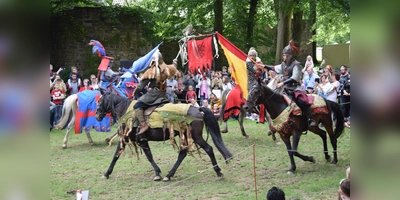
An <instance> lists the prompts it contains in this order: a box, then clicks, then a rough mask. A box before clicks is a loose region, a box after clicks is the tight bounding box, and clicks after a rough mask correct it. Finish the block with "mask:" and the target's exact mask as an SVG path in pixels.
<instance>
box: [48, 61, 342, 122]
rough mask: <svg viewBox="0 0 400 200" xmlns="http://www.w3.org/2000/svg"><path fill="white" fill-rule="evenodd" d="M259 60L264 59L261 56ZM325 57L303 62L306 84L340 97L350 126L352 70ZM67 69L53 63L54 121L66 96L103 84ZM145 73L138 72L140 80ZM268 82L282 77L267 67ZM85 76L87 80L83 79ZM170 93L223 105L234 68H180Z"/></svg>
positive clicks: (171, 96) (181, 98) (265, 79)
mask: <svg viewBox="0 0 400 200" xmlns="http://www.w3.org/2000/svg"><path fill="white" fill-rule="evenodd" d="M256 59H258V60H257V62H261V59H259V58H258V57H257V58H256ZM324 64H325V60H324V61H323V62H322V63H321V65H320V66H315V64H314V63H313V59H312V57H311V56H310V55H309V56H307V59H306V61H305V64H304V65H305V66H303V70H302V72H303V77H302V81H301V83H302V88H303V89H304V90H305V91H306V92H307V93H310V94H312V93H314V94H319V95H321V96H322V97H324V98H326V99H328V100H331V101H335V102H336V101H337V102H338V103H339V104H340V106H341V108H342V112H343V115H344V117H345V122H346V123H345V126H347V127H349V128H350V73H349V70H348V68H347V66H345V65H342V66H340V73H337V72H334V71H333V68H332V66H330V65H326V66H325V67H323V65H324ZM63 71H64V69H63V68H61V67H60V68H59V69H58V71H57V72H54V71H53V66H52V65H51V64H50V91H51V99H52V102H53V103H54V104H55V105H56V107H55V109H54V110H53V115H54V122H53V123H54V124H56V123H57V122H58V120H59V119H60V117H61V108H62V102H63V99H65V98H66V97H67V96H68V95H71V94H76V93H78V92H81V91H84V90H99V88H100V87H101V84H100V83H99V82H100V81H99V80H98V78H97V77H96V76H95V75H94V74H91V75H90V76H89V77H88V78H84V77H82V75H81V74H79V72H78V70H77V68H76V67H74V66H72V67H71V73H70V75H69V76H68V79H67V80H62V79H61V78H60V73H62V72H63ZM140 76H141V74H138V75H137V78H138V80H139V81H140ZM260 76H261V79H262V81H263V82H264V83H266V84H268V85H269V86H270V87H271V88H275V87H276V84H277V83H279V81H280V79H281V77H277V76H276V74H275V73H274V72H273V71H267V70H266V69H265V70H264V71H262V72H261V74H260ZM82 79H83V81H82ZM166 84H167V88H166V94H167V96H168V99H169V101H170V102H171V103H187V104H189V103H190V104H193V105H195V106H197V105H198V106H203V105H204V106H205V107H209V108H210V109H211V110H215V108H214V105H215V104H217V106H216V108H218V109H219V108H221V106H222V105H221V100H220V99H221V96H222V93H223V92H224V91H225V90H230V89H232V88H233V87H234V82H233V81H232V80H231V74H230V69H229V68H228V67H226V66H223V67H222V70H221V71H218V70H217V71H213V70H209V71H205V72H203V73H202V74H198V73H197V74H193V73H191V72H190V71H188V72H187V73H186V74H184V73H183V72H182V71H179V72H178V73H177V74H176V75H175V76H174V77H172V78H171V79H168V80H167V81H166ZM247 118H248V119H252V120H255V119H256V118H257V116H256V115H255V114H254V113H253V114H251V115H249V116H248V117H247Z"/></svg>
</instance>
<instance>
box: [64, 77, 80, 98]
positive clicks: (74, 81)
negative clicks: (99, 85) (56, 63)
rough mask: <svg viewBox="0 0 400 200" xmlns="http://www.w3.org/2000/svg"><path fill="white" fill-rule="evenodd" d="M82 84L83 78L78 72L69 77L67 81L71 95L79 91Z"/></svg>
mask: <svg viewBox="0 0 400 200" xmlns="http://www.w3.org/2000/svg"><path fill="white" fill-rule="evenodd" d="M81 86H82V83H81V79H78V75H77V74H76V73H72V74H71V79H68V83H67V90H68V92H69V95H72V94H76V93H78V92H79V89H80V87H81Z"/></svg>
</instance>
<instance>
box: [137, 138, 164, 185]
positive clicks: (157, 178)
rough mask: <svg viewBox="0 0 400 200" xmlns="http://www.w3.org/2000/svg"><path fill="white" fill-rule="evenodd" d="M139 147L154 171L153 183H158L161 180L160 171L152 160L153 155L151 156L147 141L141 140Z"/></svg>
mask: <svg viewBox="0 0 400 200" xmlns="http://www.w3.org/2000/svg"><path fill="white" fill-rule="evenodd" d="M139 146H140V147H141V148H142V149H143V152H144V154H145V155H146V158H147V160H149V162H150V163H151V166H153V169H154V171H155V172H156V176H155V177H154V179H153V181H160V180H161V176H160V174H161V170H160V168H159V167H158V166H157V164H156V162H154V160H153V155H152V154H151V150H150V146H149V143H148V141H147V140H141V141H139Z"/></svg>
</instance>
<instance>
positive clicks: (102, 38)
mask: <svg viewBox="0 0 400 200" xmlns="http://www.w3.org/2000/svg"><path fill="white" fill-rule="evenodd" d="M143 21H144V20H142V19H141V17H140V16H135V15H127V14H120V15H119V16H116V17H111V16H109V15H108V14H107V12H106V11H104V10H102V8H74V9H73V10H69V11H66V12H64V13H62V14H59V15H57V16H52V17H51V25H50V35H51V38H50V40H51V44H50V46H51V51H50V63H51V64H53V66H54V69H55V70H57V69H58V68H59V67H64V68H68V69H69V68H70V67H71V66H76V67H77V68H78V70H79V72H80V73H81V74H82V75H83V77H84V78H86V77H88V76H89V75H90V74H91V73H97V67H98V65H99V64H100V58H98V57H97V55H94V54H92V46H88V43H89V41H90V40H92V39H94V40H98V41H99V42H101V43H102V44H103V46H104V48H105V50H106V54H107V56H111V57H114V58H115V62H114V64H113V67H112V68H113V70H117V69H118V67H119V66H120V62H119V61H120V60H136V59H138V58H140V57H142V56H144V55H145V54H147V53H148V52H149V51H150V50H151V49H153V48H154V47H155V46H156V45H157V44H158V43H159V42H161V39H157V38H156V37H155V36H154V35H155V34H154V33H153V32H152V31H151V27H149V25H147V24H144V23H143ZM160 51H161V53H162V54H163V56H164V60H165V61H166V63H168V64H169V63H171V62H172V59H173V58H174V57H175V56H176V54H177V52H178V51H179V46H178V43H177V42H164V44H163V45H161V46H160Z"/></svg>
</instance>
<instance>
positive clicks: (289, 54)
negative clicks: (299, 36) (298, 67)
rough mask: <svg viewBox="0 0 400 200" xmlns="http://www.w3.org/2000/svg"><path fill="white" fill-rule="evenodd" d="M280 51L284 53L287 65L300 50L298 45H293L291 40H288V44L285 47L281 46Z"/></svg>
mask: <svg viewBox="0 0 400 200" xmlns="http://www.w3.org/2000/svg"><path fill="white" fill-rule="evenodd" d="M282 53H283V54H286V60H285V63H286V65H287V66H289V65H290V64H292V62H293V61H294V60H295V56H296V54H297V53H301V51H300V49H299V48H298V47H296V46H295V45H294V42H293V40H290V42H289V44H288V45H287V46H286V47H285V48H283V51H282Z"/></svg>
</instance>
